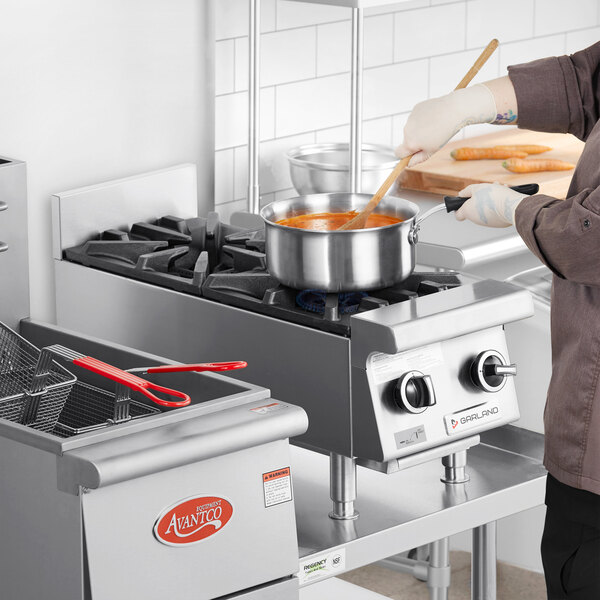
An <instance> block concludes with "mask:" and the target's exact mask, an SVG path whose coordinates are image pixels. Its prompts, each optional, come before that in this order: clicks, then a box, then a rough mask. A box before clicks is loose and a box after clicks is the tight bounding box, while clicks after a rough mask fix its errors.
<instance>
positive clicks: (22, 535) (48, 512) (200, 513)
mask: <svg viewBox="0 0 600 600" xmlns="http://www.w3.org/2000/svg"><path fill="white" fill-rule="evenodd" d="M22 332H23V333H24V335H26V336H27V337H28V338H29V339H30V340H31V341H33V342H34V343H36V344H37V345H38V346H47V345H49V344H50V343H57V342H58V343H62V344H65V345H66V346H68V347H70V348H73V349H75V350H77V351H80V352H83V353H85V354H90V355H92V356H95V357H98V358H100V359H103V360H108V361H110V362H112V363H114V364H115V365H118V366H119V367H122V368H131V367H134V366H140V365H150V366H151V365H155V364H160V363H164V362H168V361H165V360H164V359H160V358H159V357H157V356H152V355H148V354H144V353H135V352H133V351H131V350H129V349H124V348H120V347H117V346H114V345H112V344H106V343H103V342H100V341H98V340H91V339H89V338H83V337H80V336H78V335H73V334H68V333H65V332H64V331H61V330H58V329H55V328H52V327H47V326H45V325H43V324H36V323H32V322H24V323H23V325H22ZM88 373H89V372H88ZM77 375H78V376H79V377H80V381H78V382H77V383H76V384H75V385H76V386H78V385H82V383H81V379H82V378H83V381H84V382H85V384H92V385H94V386H98V385H100V386H103V388H104V389H105V390H108V391H110V388H111V382H108V385H107V380H105V379H103V378H99V377H98V376H97V375H91V376H89V378H86V376H85V372H82V373H77ZM148 378H150V379H152V380H153V381H154V382H155V383H157V384H159V385H163V386H170V387H172V388H176V389H180V390H182V391H183V392H185V393H187V394H189V395H190V396H191V398H192V404H191V405H190V406H189V407H186V408H182V409H174V410H168V411H166V412H158V414H151V415H149V416H147V417H145V418H140V419H132V420H130V421H127V422H124V423H121V424H113V425H112V426H108V427H105V428H103V429H95V430H91V431H87V432H85V433H81V434H76V435H70V436H68V437H64V436H65V434H64V431H62V430H59V429H58V428H57V429H55V430H53V431H52V432H50V433H44V432H42V431H38V430H35V429H32V428H30V427H26V426H23V425H20V424H18V423H13V422H10V421H6V420H4V419H0V473H1V476H2V489H1V490H0V531H2V541H1V542H0V556H1V559H2V560H0V580H1V581H2V594H1V595H2V597H3V598H6V599H7V600H8V599H11V600H12V599H14V600H17V599H19V600H20V599H23V600H25V599H29V598H44V599H46V600H66V599H67V598H68V599H69V600H77V599H82V600H92V599H93V600H126V599H127V600H130V599H133V598H136V599H137V598H145V599H148V600H159V599H160V600H162V599H164V598H169V597H177V599H178V600H179V599H181V600H187V599H189V600H192V599H194V600H197V599H205V600H208V599H213V598H217V597H222V596H224V595H227V598H236V599H237V598H239V599H240V600H242V599H243V600H279V599H286V600H297V598H298V593H299V592H298V589H299V588H298V580H297V578H296V577H295V574H296V572H297V568H298V551H297V548H298V546H297V537H296V523H295V516H294V505H293V499H292V486H291V478H292V473H291V469H290V454H289V445H288V442H287V438H288V437H289V436H294V435H298V434H300V433H302V432H303V431H304V430H305V429H306V427H307V419H306V415H305V414H304V411H303V410H302V409H300V408H297V407H294V406H290V405H288V404H285V403H283V402H278V401H276V400H272V399H271V397H270V395H269V392H268V390H266V389H264V388H259V387H257V386H253V385H251V384H245V383H242V382H237V381H235V380H231V379H228V378H226V377H223V376H220V375H214V374H197V373H185V374H166V373H164V374H160V375H154V376H149V377H148ZM113 389H114V388H113ZM104 393H107V392H104ZM61 418H62V417H61ZM230 594H231V595H230Z"/></svg>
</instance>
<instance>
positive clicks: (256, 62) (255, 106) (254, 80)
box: [248, 0, 260, 214]
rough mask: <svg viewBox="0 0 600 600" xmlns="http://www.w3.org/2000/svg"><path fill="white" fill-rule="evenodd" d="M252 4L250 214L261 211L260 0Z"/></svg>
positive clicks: (249, 71) (249, 124)
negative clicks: (259, 170)
mask: <svg viewBox="0 0 600 600" xmlns="http://www.w3.org/2000/svg"><path fill="white" fill-rule="evenodd" d="M249 2H250V32H249V38H248V39H249V57H250V59H249V63H250V64H249V69H248V73H249V78H248V107H249V112H248V212H250V213H254V214H256V213H258V212H259V210H260V190H259V185H258V167H259V144H260V0H249Z"/></svg>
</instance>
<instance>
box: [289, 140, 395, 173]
mask: <svg viewBox="0 0 600 600" xmlns="http://www.w3.org/2000/svg"><path fill="white" fill-rule="evenodd" d="M340 150H342V151H343V150H346V151H349V150H350V144H348V143H343V142H339V143H337V142H336V143H333V142H332V143H329V142H325V143H320V144H303V145H302V146H296V147H295V148H292V149H291V150H288V151H287V152H286V154H285V155H286V157H287V159H288V161H289V162H290V163H291V164H293V165H296V166H298V167H303V168H310V169H318V170H319V171H341V172H344V171H346V172H347V171H350V165H349V164H348V165H340V164H336V163H330V162H318V161H312V160H304V159H302V158H300V157H301V156H303V155H305V154H307V153H309V152H310V153H311V154H314V153H315V152H318V151H320V152H332V151H340ZM362 151H363V152H365V151H367V152H373V151H376V152H379V153H381V154H389V155H390V156H391V157H392V156H395V155H394V149H393V148H392V147H391V146H384V145H383V144H363V145H362ZM398 161H399V159H398V158H394V159H393V160H389V161H386V162H383V163H380V164H377V165H369V166H364V165H363V167H362V171H384V170H387V169H393V168H394V167H395V166H396V165H397V164H398Z"/></svg>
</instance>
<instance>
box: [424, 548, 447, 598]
mask: <svg viewBox="0 0 600 600" xmlns="http://www.w3.org/2000/svg"><path fill="white" fill-rule="evenodd" d="M429 551H430V555H429V571H428V573H427V587H428V588H429V598H430V599H431V600H448V589H449V588H450V539H449V538H442V539H441V540H437V541H435V542H432V543H431V544H430V546H429Z"/></svg>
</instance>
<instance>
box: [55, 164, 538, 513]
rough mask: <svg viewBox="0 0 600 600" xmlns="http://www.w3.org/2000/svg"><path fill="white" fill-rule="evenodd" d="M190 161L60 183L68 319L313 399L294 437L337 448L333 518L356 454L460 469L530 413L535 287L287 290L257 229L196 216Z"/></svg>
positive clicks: (62, 297) (455, 277)
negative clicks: (233, 367) (518, 381)
mask: <svg viewBox="0 0 600 600" xmlns="http://www.w3.org/2000/svg"><path fill="white" fill-rule="evenodd" d="M190 169H193V167H191V166H182V167H175V168H173V169H169V170H166V171H159V172H156V173H150V174H147V175H143V176H140V177H138V178H130V179H127V180H122V181H117V182H110V183H108V184H103V185H99V186H93V187H91V188H83V189H81V190H75V191H73V192H66V193H64V194H60V195H58V196H56V198H55V201H54V213H55V223H56V228H55V258H56V263H55V265H56V279H57V316H58V323H59V325H61V326H65V327H69V328H72V329H78V330H80V331H84V332H86V333H89V334H91V335H100V334H101V335H102V336H103V337H108V338H109V339H114V341H116V342H119V343H124V344H127V345H130V346H133V347H139V348H141V349H143V350H146V351H151V352H155V353H160V354H163V355H165V354H167V355H170V356H173V357H174V358H176V359H178V360H181V361H185V362H197V361H198V360H207V359H209V358H210V360H225V359H227V360H231V357H232V352H233V353H239V356H237V358H239V359H241V360H246V361H247V362H248V363H249V367H248V369H246V370H245V372H244V373H243V375H242V376H243V378H244V379H245V380H249V381H251V382H253V383H257V384H260V385H264V386H267V387H269V388H271V390H272V392H273V394H274V395H275V396H276V397H278V398H281V399H283V400H285V401H287V402H290V403H292V404H297V405H299V406H302V407H303V408H304V409H305V410H306V412H307V413H308V416H309V423H310V424H309V429H308V432H307V433H306V434H304V435H302V436H300V437H299V438H297V440H296V442H297V443H298V444H300V445H302V446H305V447H308V448H311V449H313V450H316V451H319V452H324V453H329V454H331V465H332V479H331V495H332V500H333V501H334V509H333V512H332V516H333V517H336V518H353V517H355V516H356V512H355V510H354V504H353V501H354V498H355V495H356V492H355V487H354V486H355V483H354V472H355V464H356V462H357V461H358V463H359V464H362V465H364V466H366V467H369V468H373V469H377V470H379V471H383V472H386V473H392V472H394V471H397V470H399V469H404V468H406V467H408V466H411V465H413V464H417V463H418V462H423V461H425V460H430V459H432V458H436V457H439V458H443V462H444V465H445V467H446V470H445V475H444V479H445V480H446V481H449V482H458V481H465V480H466V479H467V475H466V473H465V470H464V467H465V464H464V463H465V460H466V449H467V448H468V447H470V446H471V445H473V444H476V443H477V442H478V437H477V436H478V434H479V433H480V432H482V431H485V430H487V429H490V428H494V427H498V426H500V425H503V424H506V423H509V422H511V421H514V420H516V419H517V418H518V417H519V410H518V404H517V398H516V394H515V388H514V383H513V377H512V376H513V375H515V374H516V366H515V365H513V364H511V362H510V357H509V353H508V348H507V346H506V340H505V336H504V329H503V326H504V325H505V324H506V323H509V322H512V321H516V320H519V319H522V318H526V317H528V316H530V315H531V314H532V313H533V304H532V300H531V297H530V295H529V294H528V293H527V292H525V291H524V290H522V289H520V288H517V287H516V286H512V285H510V284H506V283H501V282H497V281H493V280H476V279H474V278H468V277H465V276H463V275H459V274H456V273H433V272H429V273H414V274H413V275H412V276H411V277H409V278H408V279H407V280H406V281H404V282H403V283H402V284H400V285H398V286H394V287H392V288H387V289H384V290H377V291H368V292H358V293H352V294H340V295H338V294H324V293H322V292H319V291H318V290H292V289H290V288H286V287H284V286H281V285H280V284H279V283H278V282H277V281H276V280H275V279H274V278H273V277H272V276H271V275H270V274H269V273H268V271H267V269H266V260H265V244H264V235H263V232H262V230H261V229H260V227H256V228H252V229H243V228H241V227H234V226H231V225H227V224H224V223H221V222H219V219H218V216H217V215H216V214H214V213H211V214H209V215H208V217H206V218H201V217H197V213H196V206H195V193H194V191H195V190H194V186H193V183H192V184H190V183H189V182H188V183H187V184H186V183H185V182H186V181H188V179H189V170H190ZM186 178H187V179H186ZM182 182H183V183H182ZM174 190H175V191H174ZM111 213H112V214H114V215H118V216H117V217H112V219H111V218H110V217H109V215H110V214H111ZM169 215H177V216H169ZM88 267H93V268H91V269H90V268H88ZM149 284H150V285H149ZM116 298H118V299H119V300H118V302H116V301H115V299H116Z"/></svg>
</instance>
